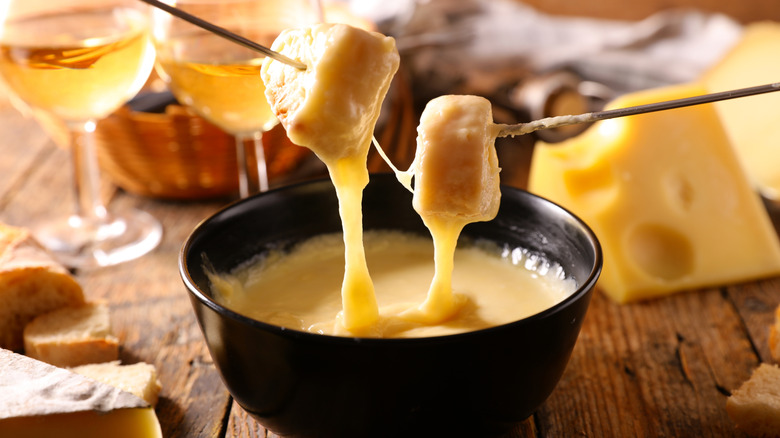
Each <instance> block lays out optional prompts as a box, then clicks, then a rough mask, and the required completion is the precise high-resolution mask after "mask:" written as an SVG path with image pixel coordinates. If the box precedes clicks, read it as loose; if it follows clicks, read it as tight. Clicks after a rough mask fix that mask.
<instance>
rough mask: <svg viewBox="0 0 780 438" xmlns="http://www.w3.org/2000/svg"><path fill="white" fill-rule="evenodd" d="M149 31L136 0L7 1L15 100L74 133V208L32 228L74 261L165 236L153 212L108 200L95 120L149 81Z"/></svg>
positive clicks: (112, 258) (124, 255)
mask: <svg viewBox="0 0 780 438" xmlns="http://www.w3.org/2000/svg"><path fill="white" fill-rule="evenodd" d="M149 29H150V27H149V19H148V11H147V6H146V5H143V4H142V3H140V2H138V1H135V0H4V1H3V2H1V3H0V77H1V78H2V80H3V81H4V82H5V84H6V86H7V88H8V90H9V93H10V94H11V95H12V98H14V101H15V102H19V103H21V104H23V105H25V106H26V107H28V108H29V109H30V110H31V111H32V112H34V113H36V114H42V115H43V117H45V118H46V119H48V120H56V121H57V124H58V125H59V124H62V125H63V126H65V127H67V131H68V133H69V142H68V143H69V145H68V146H69V150H70V154H71V158H72V164H73V187H74V192H73V193H74V200H75V211H74V212H73V214H72V215H70V216H69V217H67V218H52V219H47V220H46V221H44V222H42V223H41V224H39V225H38V226H35V227H33V228H34V229H33V231H34V234H35V235H36V237H37V239H38V240H39V241H40V242H41V243H42V244H43V245H44V246H46V247H47V248H48V249H49V250H51V251H52V253H53V254H54V255H55V256H56V257H57V258H58V259H59V260H60V261H61V262H62V263H63V264H65V265H67V266H69V267H71V268H75V269H89V268H95V267H100V266H109V265H115V264H117V263H122V262H125V261H129V260H133V259H135V258H138V257H140V256H142V255H143V254H146V253H147V252H149V251H151V250H152V249H154V248H155V247H156V246H157V244H158V243H159V242H160V239H161V237H162V226H161V225H160V223H159V222H158V221H157V220H156V219H155V218H154V217H152V216H151V215H149V214H148V213H146V212H143V211H138V210H132V209H125V210H123V211H113V210H109V209H108V208H107V206H106V205H105V204H104V201H103V200H102V199H101V196H100V187H99V186H100V181H99V180H100V178H99V169H98V163H97V151H96V144H95V137H94V131H95V126H96V123H97V122H98V121H99V120H101V119H102V118H104V117H106V116H108V115H109V114H111V113H112V112H114V111H115V110H116V109H118V108H119V107H120V106H121V105H123V104H124V103H125V102H127V100H129V99H130V98H132V97H133V96H134V95H135V94H136V93H137V92H138V91H139V90H140V89H141V87H142V86H143V84H144V83H145V82H146V80H147V78H148V76H149V73H150V71H151V69H152V67H153V65H154V57H155V53H154V47H153V45H152V43H151V37H150V32H149ZM55 189H56V188H52V190H55Z"/></svg>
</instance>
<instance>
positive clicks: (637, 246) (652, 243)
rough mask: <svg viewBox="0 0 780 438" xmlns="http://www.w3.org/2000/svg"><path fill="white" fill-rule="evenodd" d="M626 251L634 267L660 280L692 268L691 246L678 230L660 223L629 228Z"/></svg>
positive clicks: (673, 277) (679, 275)
mask: <svg viewBox="0 0 780 438" xmlns="http://www.w3.org/2000/svg"><path fill="white" fill-rule="evenodd" d="M626 254H627V256H628V257H629V259H630V260H631V261H632V262H633V263H634V264H635V265H636V267H637V268H639V269H640V270H642V271H644V272H645V273H646V274H648V275H651V276H653V277H657V278H659V279H661V280H667V281H668V280H676V279H679V278H681V277H683V276H685V275H687V274H689V273H691V272H693V268H694V257H693V247H692V245H691V242H690V240H688V238H687V237H685V236H684V235H683V234H682V233H680V232H678V231H676V230H673V229H672V228H669V227H667V226H665V225H660V224H642V225H639V226H637V227H635V228H634V229H633V230H631V231H629V233H628V235H627V239H626Z"/></svg>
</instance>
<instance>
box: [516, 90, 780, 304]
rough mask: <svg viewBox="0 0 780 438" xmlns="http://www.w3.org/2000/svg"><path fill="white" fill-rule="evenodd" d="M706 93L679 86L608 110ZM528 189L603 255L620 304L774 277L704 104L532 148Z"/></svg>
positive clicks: (765, 241)
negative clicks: (560, 210)
mask: <svg viewBox="0 0 780 438" xmlns="http://www.w3.org/2000/svg"><path fill="white" fill-rule="evenodd" d="M700 94H704V90H703V89H702V88H701V87H700V86H696V85H681V86H674V87H668V88H662V89H656V90H648V91H644V92H638V93H633V94H630V95H626V96H624V97H622V98H620V99H619V100H617V101H615V102H613V103H612V104H611V105H610V107H611V108H623V107H628V106H633V105H641V104H647V103H652V102H660V101H665V100H672V99H678V98H683V97H689V96H696V95H700ZM529 190H530V191H532V192H534V193H536V194H538V195H541V196H543V197H546V198H548V199H550V200H552V201H554V202H556V203H559V204H561V205H562V206H564V207H566V208H568V209H570V210H571V211H572V212H574V213H575V214H577V215H578V216H580V217H581V218H582V219H583V220H585V222H586V223H588V224H589V225H590V226H591V228H592V229H593V230H594V232H595V233H596V235H597V236H598V238H599V241H600V242H601V245H602V248H603V253H604V268H603V272H602V275H601V277H600V280H599V286H600V288H601V289H602V290H603V291H605V292H606V293H607V294H608V295H609V296H611V297H612V298H614V299H615V300H617V301H618V302H627V301H633V300H638V299H643V298H650V297H655V296H659V295H664V294H668V293H672V292H675V291H680V290H684V289H692V288H698V287H705V286H715V285H722V284H729V283H735V282H739V281H745V280H748V279H755V278H761V277H767V276H773V275H777V274H780V245H778V238H777V235H776V233H775V231H774V228H773V227H772V224H771V222H770V220H769V217H768V215H767V213H766V211H765V209H764V207H763V205H762V203H761V200H760V198H759V196H758V195H757V194H756V193H755V192H754V191H753V190H752V187H751V185H750V183H749V182H748V179H747V176H746V175H745V172H744V170H743V168H742V167H741V165H740V163H739V160H738V158H737V157H736V155H735V153H734V151H733V149H732V147H731V144H730V143H729V141H728V138H727V136H726V133H725V132H724V129H723V127H722V125H721V123H720V119H719V118H718V115H717V113H716V112H715V110H714V108H712V106H708V105H699V106H694V107H688V108H681V109H677V110H673V111H663V112H658V113H651V114H644V115H639V116H632V117H624V118H620V119H612V120H605V121H602V122H598V123H596V124H594V125H593V126H592V127H591V128H590V129H589V130H588V131H586V132H585V133H583V134H581V135H580V136H578V137H574V138H572V139H569V140H567V141H564V142H561V143H557V144H545V143H541V142H540V143H537V145H536V147H535V150H534V154H533V158H532V162H531V169H530V175H529Z"/></svg>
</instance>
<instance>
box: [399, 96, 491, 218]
mask: <svg viewBox="0 0 780 438" xmlns="http://www.w3.org/2000/svg"><path fill="white" fill-rule="evenodd" d="M417 131H418V136H417V157H416V158H415V161H414V180H415V183H414V197H413V201H412V203H413V205H414V208H415V210H416V211H417V212H418V213H419V214H420V216H423V217H426V216H445V217H457V218H461V219H464V220H466V221H468V222H476V221H488V220H491V219H493V218H494V217H495V216H496V214H497V213H498V206H499V204H500V201H501V190H500V187H499V185H500V181H499V172H500V168H499V167H498V157H497V156H496V148H495V142H496V136H497V135H498V128H497V127H496V125H494V124H493V112H492V108H491V104H490V101H488V100H487V99H485V98H484V97H479V96H468V95H463V96H461V95H448V96H440V97H437V98H435V99H433V100H431V101H430V102H428V104H427V105H426V107H425V110H424V111H423V113H422V116H421V117H420V125H419V127H418V129H417Z"/></svg>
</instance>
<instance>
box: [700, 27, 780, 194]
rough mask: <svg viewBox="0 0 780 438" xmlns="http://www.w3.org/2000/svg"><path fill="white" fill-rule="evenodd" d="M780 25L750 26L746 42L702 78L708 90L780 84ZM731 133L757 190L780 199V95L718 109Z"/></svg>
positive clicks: (725, 104) (735, 101)
mask: <svg viewBox="0 0 780 438" xmlns="http://www.w3.org/2000/svg"><path fill="white" fill-rule="evenodd" d="M779 51H780V23H773V22H757V23H752V24H749V25H747V26H746V27H745V30H744V34H743V36H742V39H741V40H740V41H739V42H738V43H737V45H736V46H734V47H733V48H732V49H731V50H730V52H729V53H727V54H726V56H725V57H724V58H723V59H722V60H721V61H720V62H719V63H717V64H716V65H715V66H714V67H712V68H711V69H710V70H709V71H708V72H706V73H705V74H704V76H703V78H702V80H703V82H704V84H705V86H706V87H707V91H709V92H718V91H727V90H732V89H736V88H743V87H751V86H755V85H764V84H771V83H775V82H780V56H778V52H779ZM715 105H716V108H717V109H718V112H719V113H720V115H721V120H722V121H723V124H724V126H725V127H726V131H727V132H728V134H729V136H730V138H731V141H732V143H733V144H734V147H735V149H736V151H737V154H738V155H739V157H740V159H741V160H742V162H743V164H744V166H745V168H746V169H747V172H748V175H749V176H750V178H751V180H752V181H753V184H755V185H756V187H757V189H758V190H759V191H760V192H761V193H762V194H763V195H764V196H766V197H767V198H769V199H772V200H780V93H769V94H764V95H760V96H753V97H748V98H742V99H732V100H727V101H721V102H718V103H716V104H715Z"/></svg>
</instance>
